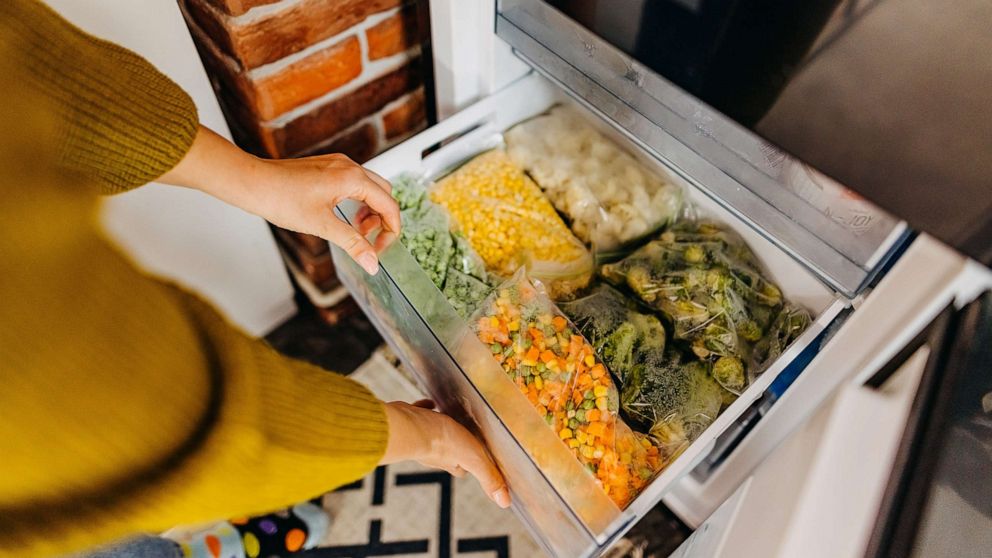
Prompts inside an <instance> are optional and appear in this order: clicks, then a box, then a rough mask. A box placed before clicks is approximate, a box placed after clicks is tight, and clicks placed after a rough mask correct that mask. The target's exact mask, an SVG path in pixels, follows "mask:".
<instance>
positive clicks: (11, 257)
mask: <svg viewBox="0 0 992 558" xmlns="http://www.w3.org/2000/svg"><path fill="white" fill-rule="evenodd" d="M28 27H30V28H31V29H30V30H28V29H26V28H28ZM36 33H37V34H40V36H41V37H44V38H45V40H35V39H32V38H31V37H33V34H36ZM25 37H27V38H25ZM26 45H30V48H28V47H27V46H26ZM30 49H37V50H42V51H46V52H34V53H30V54H28V53H27V51H28V50H30ZM101 49H102V50H103V51H104V52H105V53H106V56H111V57H118V58H114V59H115V60H120V59H121V58H119V57H123V58H126V59H128V60H130V61H131V62H133V63H134V64H135V65H137V66H143V63H140V62H138V61H137V60H138V59H137V58H136V57H133V55H126V54H122V53H121V52H120V51H119V49H116V48H114V47H110V46H108V45H106V44H105V43H99V42H96V41H94V40H92V39H90V38H87V37H85V36H84V35H82V34H81V33H79V32H78V31H76V30H74V29H73V28H71V27H70V26H68V25H67V24H65V23H64V22H61V21H59V20H58V19H57V16H55V15H54V14H53V13H52V12H50V11H49V10H47V8H43V7H42V6H40V5H38V4H37V3H35V2H33V1H30V0H6V1H4V2H0V75H2V76H4V77H5V80H6V81H5V84H4V87H2V88H0V122H3V124H4V130H3V132H4V133H2V134H0V197H2V198H3V200H4V202H3V203H2V204H0V239H3V241H2V242H0V300H2V301H3V303H2V304H0V323H2V324H3V327H0V385H2V386H3V388H2V389H0V455H2V456H3V474H2V475H0V556H46V555H54V554H62V553H65V552H67V551H73V550H78V549H82V548H86V547H90V546H93V545H96V544H99V543H102V542H106V541H110V540H113V539H115V538H120V537H122V536H125V535H127V534H131V533H135V532H156V531H161V530H164V529H167V528H169V527H172V526H174V525H177V524H189V523H198V522H203V521H208V520H215V519H223V518H230V517H235V516H244V515H250V514H254V513H258V512H263V511H270V510H273V509H278V508H280V507H284V506H287V505H290V504H293V503H296V502H299V501H302V500H305V499H308V498H311V497H313V496H316V495H318V494H321V493H323V492H325V491H327V490H331V489H333V488H335V487H336V486H339V485H341V484H345V483H348V482H351V481H353V480H355V479H357V478H360V477H361V476H362V475H364V474H366V473H367V472H369V471H371V470H372V469H373V468H374V467H375V465H376V463H378V461H379V460H380V458H381V456H382V453H383V451H384V450H385V445H386V440H387V423H386V418H385V413H384V409H383V406H382V404H381V402H379V401H378V400H377V399H376V398H375V397H374V396H373V395H372V394H371V393H370V392H369V391H368V390H367V389H365V388H364V387H362V386H361V385H359V384H357V383H356V382H354V381H351V380H349V379H348V378H345V377H342V376H339V375H336V374H333V373H329V372H326V371H323V370H320V369H318V368H316V367H313V366H310V365H308V364H306V363H302V362H299V361H295V360H291V359H288V358H286V357H284V356H282V355H279V354H278V353H276V352H275V351H273V350H272V349H271V348H269V347H268V346H266V345H265V344H264V343H262V342H260V341H259V340H256V339H252V338H250V337H248V336H247V335H245V334H243V333H241V332H239V331H238V330H236V329H235V328H234V327H232V326H231V325H230V324H228V323H227V322H225V321H224V319H223V318H222V317H221V316H219V315H218V314H217V313H216V312H215V311H214V310H213V309H212V308H211V307H209V306H208V305H207V304H205V303H204V302H202V301H201V300H199V299H198V298H197V297H195V296H193V295H191V294H189V293H187V292H185V291H183V290H182V289H180V288H177V287H174V286H170V285H167V284H163V283H162V282H160V281H157V280H155V279H153V278H151V277H148V276H146V275H145V274H143V273H141V272H140V271H138V270H137V269H135V267H134V266H133V264H132V263H131V262H129V261H128V260H127V259H126V258H125V257H123V256H122V255H121V254H120V253H118V252H117V251H116V250H114V249H113V248H112V247H111V246H110V245H109V244H108V243H107V242H106V241H105V240H104V239H103V238H102V237H101V235H100V233H99V230H98V226H97V225H96V222H95V215H96V208H97V199H96V192H95V189H94V188H92V187H89V186H87V185H88V184H91V183H92V182H91V181H92V180H95V181H97V182H99V183H100V184H102V185H103V187H104V188H109V189H114V188H116V189H122V188H127V187H130V186H132V185H135V184H137V183H139V182H140V181H142V180H145V179H147V178H149V177H153V176H154V175H156V173H160V172H162V171H164V170H165V169H167V168H168V167H169V165H170V164H173V163H174V162H175V161H176V160H178V159H179V158H180V157H181V153H182V152H183V149H184V148H183V147H182V146H183V145H184V144H183V142H179V143H175V144H171V143H170V142H172V141H174V138H172V139H168V138H167V139H161V140H159V139H156V136H157V135H158V133H157V132H156V131H155V130H148V131H142V130H143V128H140V127H129V123H130V122H132V117H131V116H128V117H122V116H120V115H121V114H125V113H126V114H138V113H141V112H143V111H146V110H151V108H149V107H138V106H134V105H135V104H141V103H144V102H152V101H149V100H148V99H158V100H162V99H163V98H162V97H156V96H155V95H156V93H155V92H153V91H151V90H152V89H154V87H151V86H149V85H147V84H139V83H137V82H139V81H141V79H140V76H146V77H148V76H151V77H150V78H149V79H151V80H152V82H154V83H158V84H159V86H160V87H162V88H165V87H166V85H165V83H166V82H164V81H158V80H159V77H155V76H158V74H156V73H153V72H151V71H150V70H148V68H145V71H143V72H137V73H136V72H135V71H133V68H129V67H128V65H121V66H120V71H116V70H115V65H114V64H109V63H106V62H105V61H103V62H101V61H100V58H101V55H99V54H98V52H99V51H101ZM73 52H80V53H84V52H85V53H86V54H85V55H83V54H81V55H80V56H81V57H79V58H75V57H70V56H68V54H69V53H73ZM59 53H61V54H59ZM60 56H66V58H64V59H62V63H61V65H62V66H64V69H63V70H62V71H60V70H59V65H58V64H55V61H57V60H59V58H60ZM39 60H43V61H47V62H46V63H49V64H55V65H52V66H51V67H47V66H46V68H47V69H46V70H45V72H48V73H47V74H46V75H47V78H45V79H41V78H39V77H38V68H36V67H33V66H32V65H33V64H36V63H37V62H38V61H39ZM87 64H95V65H96V66H94V67H86V65H87ZM98 73H99V74H102V75H101V77H100V80H99V82H100V83H101V84H103V86H105V87H106V88H107V89H106V90H107V91H116V92H118V93H119V95H103V96H98V95H97V96H90V95H89V94H83V95H82V97H79V98H81V99H85V101H79V102H80V103H81V104H84V105H86V106H88V107H89V108H88V109H87V110H86V111H82V110H77V109H76V108H69V107H68V104H71V102H76V101H67V100H66V99H73V98H76V97H74V95H80V93H79V92H78V91H76V89H77V88H78V89H82V90H86V89H87V87H89V86H88V85H87V84H86V82H85V81H84V82H80V81H73V79H75V78H73V79H70V78H69V77H66V76H69V75H85V74H98ZM63 74H64V75H63ZM53 91H54V92H53ZM141 99H144V100H141ZM172 99H173V101H175V97H172ZM162 102H166V101H165V100H162ZM169 102H171V101H169ZM175 103H176V104H175V107H173V106H172V105H168V104H167V109H166V110H165V113H166V114H169V115H172V116H170V117H168V118H165V117H161V118H160V117H159V116H152V117H151V118H152V121H157V122H165V124H164V129H165V130H166V131H167V132H168V131H169V130H172V131H175V130H176V129H177V128H170V124H169V122H172V120H171V119H172V117H173V116H176V115H185V116H181V117H177V118H178V119H179V120H182V121H184V122H187V124H188V127H189V130H190V133H192V126H193V123H194V121H193V113H192V109H191V105H188V104H187V105H186V108H185V109H179V108H176V107H181V106H182V105H183V101H175ZM170 107H171V108H170ZM159 108H161V106H159ZM151 112H155V111H154V110H151ZM134 118H137V116H134ZM180 128H182V127H180ZM94 130H97V131H94ZM99 130H103V131H99ZM108 130H113V132H110V131H108ZM165 135H169V134H168V133H165ZM84 137H89V138H91V139H90V142H91V143H94V144H101V145H103V147H102V148H100V149H95V150H94V151H92V152H88V151H86V150H87V145H84V143H85V142H83V140H81V139H80V138H84ZM187 137H189V136H188V135H187ZM93 138H95V139H93ZM121 138H126V139H125V140H122V139H121ZM158 141H162V142H165V144H168V145H173V147H174V148H175V149H174V151H175V153H174V154H173V155H172V156H171V157H170V156H160V155H148V154H147V153H146V151H145V149H144V147H142V148H140V149H137V148H135V146H149V145H153V146H154V145H156V143H155V142H158ZM80 142H82V143H80ZM101 142H102V143H101ZM76 150H79V151H80V152H79V153H77V152H76ZM150 150H151V151H154V152H155V153H161V150H158V151H156V150H155V149H150ZM165 151H168V149H165ZM132 157H137V159H138V162H133V161H132V160H131V158H132ZM87 178H88V179H90V180H91V181H90V182H87V181H86V180H83V179H87Z"/></svg>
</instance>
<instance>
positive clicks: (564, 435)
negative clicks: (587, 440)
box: [558, 428, 572, 440]
mask: <svg viewBox="0 0 992 558" xmlns="http://www.w3.org/2000/svg"><path fill="white" fill-rule="evenodd" d="M558 436H560V437H561V439H562V440H568V439H569V438H571V437H572V429H571V428H562V429H561V432H559V433H558Z"/></svg>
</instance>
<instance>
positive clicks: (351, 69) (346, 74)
mask: <svg viewBox="0 0 992 558" xmlns="http://www.w3.org/2000/svg"><path fill="white" fill-rule="evenodd" d="M361 73H362V48H361V45H360V44H359V42H358V37H355V36H354V35H353V36H351V37H348V38H347V39H345V40H343V41H341V42H340V43H337V44H335V45H333V46H330V47H328V48H326V49H324V50H321V51H319V52H315V53H313V54H311V55H310V56H307V57H306V58H304V59H302V60H299V61H297V62H294V63H293V64H290V65H289V66H287V67H285V68H283V69H281V70H280V71H279V72H278V73H275V74H272V75H270V76H267V77H265V78H262V79H260V80H258V82H256V83H254V84H253V87H254V89H255V110H256V112H257V113H258V116H259V118H260V119H262V120H271V119H273V118H275V117H277V116H279V115H280V114H282V113H284V112H286V111H288V110H291V109H294V108H296V107H298V106H300V105H302V104H303V103H306V102H307V101H311V100H313V99H316V98H317V97H320V96H321V95H323V94H325V93H328V92H330V91H333V90H334V89H337V88H338V87H340V86H342V85H344V84H346V83H348V82H349V81H351V80H353V79H355V78H356V77H358V76H359V74H361Z"/></svg>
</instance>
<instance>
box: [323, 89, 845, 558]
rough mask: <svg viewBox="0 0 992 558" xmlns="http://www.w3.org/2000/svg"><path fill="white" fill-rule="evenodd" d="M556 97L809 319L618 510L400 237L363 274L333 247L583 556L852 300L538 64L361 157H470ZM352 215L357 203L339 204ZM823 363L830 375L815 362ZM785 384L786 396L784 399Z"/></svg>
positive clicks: (429, 384) (535, 509)
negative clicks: (675, 195)
mask: <svg viewBox="0 0 992 558" xmlns="http://www.w3.org/2000/svg"><path fill="white" fill-rule="evenodd" d="M556 103H566V104H572V105H575V107H576V108H577V110H579V111H580V113H582V114H584V116H585V117H586V118H587V119H588V122H589V123H590V124H592V125H593V126H596V127H597V128H598V129H599V130H600V131H601V132H603V133H604V134H606V135H607V136H608V137H611V138H612V139H613V140H614V141H616V142H618V143H619V144H620V145H621V146H623V147H625V148H626V149H627V150H628V151H629V152H631V153H632V154H634V155H635V156H636V157H637V159H638V160H639V161H640V162H641V163H642V164H644V165H647V166H648V167H649V168H653V169H654V170H656V171H657V172H659V173H664V174H666V175H668V176H669V178H670V179H671V180H672V181H674V182H675V183H676V184H678V185H679V186H681V187H682V188H683V190H684V191H685V193H686V195H687V196H688V197H689V198H690V199H691V200H692V201H693V203H694V204H696V205H697V206H698V207H699V208H700V210H701V211H702V212H703V214H704V215H708V216H712V217H714V218H716V219H718V220H720V221H722V222H725V223H727V224H728V225H729V226H730V227H732V228H733V229H734V230H735V231H736V232H738V233H739V234H740V235H741V236H742V237H743V238H744V239H745V240H746V241H747V243H748V244H749V245H750V246H751V248H752V249H753V250H754V252H755V253H756V254H757V255H758V257H759V258H760V259H761V260H762V262H763V263H764V264H765V266H766V268H767V269H768V270H769V273H770V275H771V276H772V278H773V279H774V280H775V282H776V283H777V284H778V285H780V286H781V288H782V291H783V294H784V296H785V297H786V298H788V299H790V300H792V301H794V302H796V303H799V304H801V305H803V306H804V307H806V308H808V309H809V310H810V311H811V313H812V314H813V316H814V322H813V324H812V325H811V326H810V328H809V329H808V330H807V331H806V332H805V333H804V334H803V335H802V336H801V337H800V338H799V339H798V340H797V341H796V342H795V343H794V344H793V345H792V346H790V347H789V348H788V350H787V351H786V352H785V353H783V354H782V355H781V357H780V358H779V359H777V360H776V361H775V362H774V364H772V366H771V367H770V368H769V369H768V370H766V371H765V372H764V373H763V374H762V375H761V376H759V377H758V378H757V379H756V380H755V382H753V383H752V384H751V385H750V386H749V387H748V388H747V389H746V390H745V391H744V393H743V394H742V395H741V396H740V397H739V398H738V399H737V401H736V402H734V403H733V404H732V405H730V406H729V407H728V408H727V409H726V410H725V411H724V412H723V413H722V414H721V415H720V416H719V417H718V418H717V419H716V421H715V422H713V424H712V425H711V426H710V427H709V428H708V429H707V430H706V431H705V432H704V433H703V434H702V435H701V437H700V438H699V439H698V440H696V441H695V442H694V443H693V444H691V445H690V446H689V447H688V448H687V449H686V450H685V451H684V452H683V453H681V454H680V455H679V457H678V458H676V459H675V460H674V461H673V462H672V463H671V464H670V465H669V466H668V467H667V468H666V469H665V470H664V471H663V472H662V473H661V474H660V475H659V476H658V477H656V478H655V479H654V480H653V481H652V482H651V483H650V484H649V485H648V487H647V488H646V489H645V490H644V491H643V492H642V493H641V494H640V495H639V496H638V497H637V498H636V499H635V500H634V501H633V502H632V503H631V504H630V505H629V506H628V507H627V508H626V509H625V510H622V511H621V510H620V509H618V508H617V507H616V506H615V505H614V504H613V503H612V501H610V500H609V499H608V498H606V497H605V495H604V494H603V493H602V491H601V490H600V489H599V488H598V487H597V486H596V484H595V482H594V480H593V477H592V476H591V475H589V474H587V473H586V472H585V471H584V470H583V469H582V468H581V466H580V465H579V463H578V462H577V461H576V460H575V459H574V458H573V457H572V456H571V454H570V453H569V452H568V451H567V449H566V447H565V445H564V444H562V443H561V441H560V440H559V439H558V438H557V435H556V433H554V432H553V431H552V430H551V429H549V428H547V426H546V424H545V423H544V422H543V421H542V420H541V419H540V417H539V415H538V414H537V413H535V412H534V411H533V409H532V408H531V407H530V404H529V402H528V401H527V400H526V398H524V397H523V396H522V395H521V394H520V393H519V391H518V390H517V388H516V387H515V385H514V384H513V383H512V381H510V379H509V378H508V377H507V376H506V374H505V373H504V372H503V371H502V369H501V367H500V366H499V365H498V364H497V362H496V361H495V360H494V359H493V358H492V356H491V352H490V350H489V347H487V346H484V345H482V344H481V343H480V342H479V341H478V339H477V338H476V337H475V335H474V334H472V332H471V330H470V329H469V328H468V324H467V323H466V322H465V321H464V320H462V319H461V318H460V317H459V316H458V315H457V314H456V313H455V312H454V309H453V308H452V307H451V306H450V304H449V303H448V302H447V300H446V299H445V298H444V296H443V294H442V293H441V292H440V291H439V290H438V289H437V288H436V287H435V286H434V285H433V283H432V282H431V280H430V278H429V277H428V275H427V274H426V273H425V272H424V271H423V270H422V269H421V268H420V267H419V265H418V264H417V263H416V261H415V260H414V258H413V256H412V255H411V254H410V253H409V252H408V251H407V250H406V249H405V248H404V247H403V246H401V245H399V244H396V245H394V246H392V247H391V248H390V249H389V250H388V251H387V252H386V253H385V254H383V257H382V272H381V273H380V274H378V275H377V276H375V277H371V278H370V277H368V276H367V275H366V274H365V273H364V272H362V271H361V270H360V269H359V268H358V267H357V266H355V265H354V264H353V263H352V262H350V260H349V259H348V258H347V256H346V255H345V254H344V253H343V252H341V251H335V252H334V257H335V264H336V266H337V268H338V270H339V274H340V276H341V279H342V282H343V283H344V284H345V285H346V286H347V287H348V289H349V290H350V291H351V292H352V294H353V295H354V296H355V298H356V300H358V302H359V303H360V304H361V305H362V307H363V308H364V309H365V310H366V312H367V313H368V314H369V315H370V316H371V317H372V319H373V321H374V322H375V323H376V325H377V326H378V328H379V330H380V331H381V332H382V333H383V336H384V337H385V338H386V339H387V340H388V341H389V343H390V344H391V345H392V346H393V348H394V349H395V350H396V352H397V353H398V354H399V355H400V356H401V358H402V359H403V360H404V362H405V363H406V364H407V365H408V366H409V367H410V369H411V370H412V371H413V372H414V373H415V375H416V376H417V377H418V378H419V380H420V382H421V384H422V387H423V388H424V389H425V390H426V391H427V393H429V394H430V395H431V396H432V397H433V398H435V399H437V400H438V402H439V403H440V405H441V407H442V408H443V409H444V410H445V411H446V412H449V413H451V414H453V415H454V416H456V417H459V418H460V419H461V420H462V421H464V422H465V424H468V425H469V426H470V427H472V428H474V429H475V430H476V431H477V432H479V433H480V434H481V435H482V436H483V437H484V438H485V439H486V441H487V443H488V445H489V447H490V449H491V450H492V452H493V454H494V456H495V458H496V459H497V461H498V462H499V464H500V466H501V467H502V468H503V469H504V471H506V472H507V478H508V480H509V483H510V487H511V490H512V492H513V497H514V502H515V504H514V505H515V507H516V509H517V511H518V512H519V513H520V515H521V517H522V518H523V519H524V521H525V522H526V523H527V524H528V525H529V526H530V527H531V528H532V530H533V531H534V533H535V537H536V539H537V540H538V541H540V542H541V543H542V544H543V545H544V546H545V548H546V549H547V550H548V552H549V553H550V554H552V555H554V556H567V557H574V556H586V555H592V554H596V553H598V552H600V551H601V550H602V549H603V548H605V547H606V546H608V545H609V544H610V543H611V541H612V540H614V539H615V538H616V537H618V536H620V535H621V534H622V533H623V532H625V529H626V528H628V527H630V526H631V525H632V524H633V523H634V522H635V521H636V520H637V519H638V518H639V517H641V516H643V515H644V514H645V513H646V512H647V511H648V510H650V509H651V508H652V507H653V506H654V505H656V504H657V503H658V502H659V501H660V500H661V498H662V496H663V495H664V494H665V493H666V492H667V491H668V490H670V489H671V487H672V486H673V485H674V483H675V482H676V481H677V480H678V479H679V478H681V477H683V476H684V475H686V474H687V473H688V472H689V471H690V470H691V469H692V468H693V467H694V466H695V465H696V464H697V463H698V462H699V461H700V460H702V459H703V457H705V456H706V454H707V453H708V452H709V449H710V448H711V447H712V445H713V444H714V443H715V442H716V440H717V438H718V436H719V435H720V434H721V433H722V432H724V431H726V430H727V429H729V428H731V426H732V425H733V424H734V423H735V422H736V420H737V419H738V418H739V417H740V416H741V415H742V414H743V413H744V412H745V411H747V409H748V408H749V407H750V406H751V405H752V404H753V403H754V402H755V401H757V400H758V399H759V398H760V397H761V396H762V395H763V394H764V393H765V392H766V391H767V390H768V388H769V386H770V385H771V384H772V383H773V382H775V381H776V379H778V378H779V377H781V376H783V375H785V374H786V373H787V372H788V373H797V372H798V371H797V370H790V368H791V367H794V366H799V367H800V368H801V367H802V366H804V365H805V363H808V362H809V360H810V359H811V358H812V355H814V354H815V353H816V352H817V351H818V350H819V349H820V342H821V341H822V337H821V334H822V333H823V332H824V331H825V330H826V329H827V327H828V326H829V325H830V324H832V323H833V322H834V321H835V320H836V319H837V317H838V316H839V315H840V314H841V312H842V311H844V310H845V309H846V308H848V307H849V303H848V301H847V300H846V299H845V298H844V297H842V296H840V295H839V294H838V293H837V292H836V291H835V290H833V289H831V288H829V287H828V286H827V285H825V284H824V283H823V282H822V280H821V279H820V278H819V277H818V276H817V275H815V274H813V273H811V272H810V271H809V269H808V268H807V267H805V266H804V265H803V264H802V263H800V262H799V261H797V260H796V259H795V258H794V257H793V256H792V255H791V254H790V253H788V252H786V251H784V250H782V249H781V248H780V247H779V245H778V244H777V243H775V242H773V241H772V240H770V239H769V237H768V236H769V235H768V233H767V232H766V231H762V230H760V229H759V228H757V227H756V226H755V225H754V223H753V222H751V221H749V220H744V219H742V218H741V217H740V216H739V215H738V214H736V213H734V212H731V211H728V210H727V209H726V208H725V206H724V205H722V204H721V203H719V201H718V200H717V199H715V198H714V197H712V196H711V195H710V193H709V192H708V191H705V190H704V189H703V188H702V187H701V186H700V185H699V182H698V181H696V180H695V179H692V178H687V177H686V176H685V175H683V174H681V173H677V172H675V171H674V170H673V169H672V167H670V166H669V165H668V163H667V161H666V160H663V159H659V158H657V157H655V156H654V155H653V154H652V153H651V152H648V151H646V150H644V149H643V148H642V147H641V146H639V145H638V144H637V143H635V142H633V141H631V139H630V138H629V137H628V136H626V135H624V134H623V133H622V132H620V131H618V130H617V129H616V128H614V127H613V126H612V125H611V124H610V123H609V122H606V121H604V120H602V119H601V116H600V115H599V114H598V113H596V112H594V111H591V110H589V109H588V108H583V106H582V105H581V104H578V103H577V102H576V101H575V100H573V99H572V98H570V97H569V96H568V95H567V94H566V93H564V92H563V91H562V90H561V89H560V88H558V87H556V86H555V85H554V84H553V83H551V82H550V81H548V80H547V79H545V78H543V77H541V76H540V75H538V74H530V75H529V76H527V77H525V78H523V79H521V80H519V81H517V82H515V83H514V84H512V85H510V86H509V87H507V88H505V89H503V90H501V91H499V92H497V93H496V94H494V95H492V96H490V97H488V98H486V99H485V100H483V101H481V102H479V103H477V104H475V105H473V106H471V107H469V108H468V109H466V110H464V111H462V112H460V113H457V114H455V115H454V116H452V117H450V118H448V119H446V120H444V121H442V122H441V123H440V124H439V125H437V126H435V127H433V128H431V129H428V130H427V131H425V132H423V133H421V134H419V135H417V136H415V137H413V138H411V139H409V140H407V141H406V142H404V143H402V144H400V145H398V146H397V147H395V148H393V149H392V150H390V151H388V152H386V153H384V154H383V155H380V156H379V157H377V158H375V159H374V160H372V161H370V162H369V163H368V166H369V168H371V169H372V170H374V171H375V172H377V173H379V174H381V175H383V176H385V177H387V178H390V179H391V178H395V177H397V176H398V175H399V174H401V173H403V172H410V171H413V172H418V171H421V172H424V171H427V172H430V171H431V170H432V169H444V168H449V167H451V166H452V165H453V164H457V163H458V162H460V161H463V160H465V159H466V158H467V157H471V156H472V155H474V154H475V153H477V152H479V151H480V150H481V147H480V146H482V145H486V141H485V140H486V139H487V138H491V137H492V136H493V134H497V133H499V132H502V131H504V130H506V129H507V128H509V127H510V126H511V125H513V124H516V123H518V122H520V121H522V120H525V119H527V118H529V117H531V116H534V115H537V114H540V113H542V112H544V111H546V110H547V109H548V108H550V107H551V106H553V105H555V104H556ZM339 210H340V211H341V216H342V217H343V218H344V219H346V220H350V219H352V218H353V216H354V212H355V211H356V207H355V206H353V205H350V204H344V205H342V206H341V207H339ZM820 373H821V374H829V370H822V371H821V372H820ZM788 397H789V396H788V393H786V394H784V395H783V401H784V400H787V399H788Z"/></svg>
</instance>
